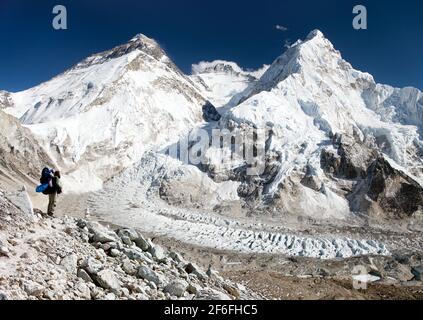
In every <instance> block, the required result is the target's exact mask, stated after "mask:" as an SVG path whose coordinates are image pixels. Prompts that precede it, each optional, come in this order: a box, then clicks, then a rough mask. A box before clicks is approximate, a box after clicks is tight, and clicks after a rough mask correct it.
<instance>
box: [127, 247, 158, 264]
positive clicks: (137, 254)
mask: <svg viewBox="0 0 423 320" xmlns="http://www.w3.org/2000/svg"><path fill="white" fill-rule="evenodd" d="M123 253H124V254H125V255H126V256H127V257H128V258H129V259H131V260H136V261H145V262H147V263H150V264H151V263H153V261H152V260H151V259H149V258H148V257H147V256H146V255H145V254H144V252H143V251H142V250H141V249H140V248H138V247H131V248H125V249H123Z"/></svg>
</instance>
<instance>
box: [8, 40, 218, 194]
mask: <svg viewBox="0 0 423 320" xmlns="http://www.w3.org/2000/svg"><path fill="white" fill-rule="evenodd" d="M12 98H13V101H14V105H13V106H11V107H9V108H7V109H6V111H7V112H8V113H10V114H12V115H14V116H16V117H18V118H20V120H21V122H22V123H23V124H25V125H26V126H27V127H28V128H30V129H31V130H32V131H33V132H34V133H35V134H36V136H37V137H38V138H39V139H41V140H42V143H43V145H44V147H45V148H46V150H48V152H49V154H50V155H51V156H52V158H54V159H55V160H56V161H57V163H58V164H59V166H60V167H61V168H62V169H63V170H64V171H65V177H67V178H68V181H67V184H68V185H69V186H70V189H71V190H73V191H79V190H84V191H87V190H90V189H98V188H100V187H101V185H102V182H103V181H104V180H106V179H107V178H110V177H111V176H112V175H113V174H115V173H117V172H119V171H120V170H122V168H124V167H127V166H129V165H130V164H132V163H134V162H135V161H137V160H138V159H140V158H141V155H142V154H143V153H144V152H145V151H146V150H149V149H150V148H160V146H161V145H163V144H166V143H169V142H170V141H171V140H172V139H177V136H178V135H179V134H181V133H183V132H186V131H188V130H189V129H190V128H192V127H194V126H195V125H197V124H199V123H201V122H203V121H204V114H203V109H204V108H206V109H204V110H206V111H207V112H208V115H210V114H213V113H216V110H215V109H214V107H213V106H211V105H210V103H209V102H208V101H207V100H206V99H205V98H204V97H203V96H202V95H201V94H200V92H199V90H198V89H197V87H196V86H195V85H194V84H193V83H192V81H191V80H190V79H189V78H188V77H186V76H185V75H184V74H182V73H181V72H180V71H179V69H178V68H177V67H176V66H175V65H174V64H173V63H172V62H171V60H170V59H169V58H168V57H167V56H166V54H165V52H164V51H163V50H162V49H161V48H160V46H159V45H158V44H157V42H155V41H154V40H152V39H149V38H147V37H146V36H144V35H138V36H136V37H134V38H133V39H132V40H131V41H130V42H128V43H126V44H124V45H121V46H119V47H116V48H114V49H112V50H109V51H106V52H103V53H100V54H95V55H93V56H91V57H89V58H87V59H85V60H84V61H83V62H81V63H79V64H78V65H76V66H75V67H73V68H72V69H70V70H68V71H66V72H64V73H63V74H61V75H59V76H57V77H55V78H53V79H52V80H50V81H48V82H46V83H43V84H41V85H39V86H37V87H35V88H32V89H29V90H26V91H24V92H20V93H16V94H13V95H12Z"/></svg>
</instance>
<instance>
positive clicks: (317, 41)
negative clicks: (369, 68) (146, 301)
mask: <svg viewBox="0 0 423 320" xmlns="http://www.w3.org/2000/svg"><path fill="white" fill-rule="evenodd" d="M192 71H193V74H192V75H191V76H186V75H184V74H183V73H182V72H181V71H180V70H179V69H178V68H177V67H176V66H175V64H174V63H173V62H172V61H171V60H170V59H169V58H168V56H167V55H166V53H165V52H164V51H163V49H161V48H160V46H159V45H158V43H157V42H156V41H154V40H152V39H149V38H147V37H146V36H144V35H138V36H136V37H134V38H133V39H131V40H130V41H129V42H128V43H126V44H123V45H121V46H118V47H116V48H114V49H112V50H109V51H106V52H103V53H99V54H95V55H93V56H91V57H89V58H87V59H85V60H84V61H82V62H81V63H79V64H77V65H76V66H75V67H73V68H71V69H70V70H68V71H66V72H64V73H63V74H61V75H59V76H57V77H55V78H53V79H52V80H50V81H48V82H46V83H43V84H41V85H39V86H37V87H35V88H32V89H29V90H27V91H24V92H20V93H12V94H9V93H5V92H2V93H1V99H2V101H3V105H4V107H5V109H4V110H5V111H6V112H8V113H10V114H12V115H14V116H15V117H17V118H19V119H20V122H21V123H22V124H23V126H24V127H25V128H28V129H29V130H31V132H32V133H33V134H34V139H36V140H37V141H39V145H40V146H41V147H42V148H43V150H45V152H46V154H47V155H48V156H49V157H50V158H51V159H52V161H53V162H54V163H56V165H57V166H58V167H59V168H60V169H62V171H64V176H65V177H67V179H68V181H66V183H67V186H68V190H70V191H77V192H85V191H92V190H100V189H101V188H103V186H104V185H103V184H104V182H105V181H108V182H107V184H106V186H105V189H104V190H103V193H102V194H101V197H104V196H105V195H106V199H112V201H114V200H113V199H114V198H115V197H116V196H117V194H116V192H112V194H108V192H109V191H108V190H118V189H119V190H120V189H121V188H122V186H123V187H124V186H125V185H128V188H125V187H124V188H123V190H124V191H125V192H128V190H129V189H130V190H131V191H130V192H129V193H131V195H128V199H129V198H131V197H132V195H136V197H137V199H145V200H146V201H147V202H150V204H151V203H152V202H154V207H157V210H159V207H160V205H170V206H173V207H180V208H185V209H187V208H188V209H192V208H194V209H198V208H200V207H202V208H203V209H204V210H208V211H216V212H219V213H221V214H228V215H231V216H243V215H246V214H248V215H251V214H253V215H260V214H261V213H271V214H272V215H274V216H280V215H283V216H284V217H288V216H289V217H295V218H296V217H303V216H304V217H306V218H310V219H312V220H319V221H338V220H339V221H353V222H354V221H357V220H359V219H361V218H362V217H363V214H364V216H365V217H366V219H376V220H378V219H419V217H420V216H421V213H422V208H423V198H422V194H423V193H422V191H423V188H422V183H423V159H422V155H423V142H422V137H421V133H422V122H421V119H422V93H421V92H420V91H419V90H417V89H414V88H404V89H397V88H392V87H390V86H387V85H381V84H377V83H376V82H375V81H374V79H373V77H372V76H371V75H370V74H368V73H364V72H361V71H358V70H355V69H354V68H353V67H352V66H351V64H349V63H348V62H347V61H345V60H344V59H343V58H342V56H341V54H340V52H339V51H337V50H336V49H335V48H334V46H333V45H332V43H331V42H330V41H329V40H328V39H326V38H325V36H324V35H323V34H322V33H321V32H320V31H318V30H315V31H313V32H311V33H310V34H309V35H308V37H307V38H306V39H305V40H304V41H301V40H299V41H297V42H296V43H295V44H293V45H292V46H291V47H290V48H288V49H287V50H286V52H285V53H283V54H282V55H281V56H280V57H278V58H277V59H276V60H275V61H274V62H273V63H272V64H271V65H270V66H264V67H263V68H262V69H260V70H257V71H245V70H243V69H242V68H240V67H239V66H238V65H237V64H236V63H233V62H228V61H223V60H217V61H214V62H200V63H198V64H196V65H193V68H192ZM214 105H216V106H217V107H219V109H218V110H219V112H218V111H217V110H216V108H215V107H214ZM199 128H203V129H206V130H208V131H209V132H211V131H212V130H213V129H220V130H229V132H231V133H232V134H234V135H235V134H238V133H240V134H245V133H246V132H249V131H254V130H257V129H264V130H265V131H266V133H267V137H266V141H265V143H263V146H262V147H263V149H264V150H263V151H264V152H265V154H264V155H263V158H261V159H259V162H261V164H262V165H263V168H264V170H263V172H261V173H259V174H256V175H250V174H248V164H247V163H245V161H244V160H242V159H238V158H233V159H231V160H230V161H227V162H226V163H224V164H223V165H222V163H221V158H219V157H218V156H216V155H217V154H218V153H219V152H220V150H216V147H215V146H213V145H211V146H209V149H208V150H207V151H206V152H205V154H203V159H204V160H205V161H204V163H202V164H201V165H198V166H194V165H191V164H190V163H186V162H182V161H178V159H174V158H175V157H172V156H170V155H169V156H166V155H165V154H164V150H166V149H167V148H168V147H169V146H173V145H178V143H179V145H181V141H180V139H181V138H183V137H186V136H187V134H188V133H189V132H192V131H195V130H196V129H199ZM253 144H254V143H253ZM190 146H192V144H191V145H190ZM226 147H228V146H226ZM232 147H233V146H229V147H228V149H227V150H225V152H227V153H229V154H230V152H231V150H230V149H231V148H232ZM254 148H256V149H257V146H256V145H254ZM256 151H257V150H256ZM179 155H180V154H179ZM140 170H141V171H142V172H143V175H142V177H140V176H139V172H140ZM111 178H116V179H111ZM132 179H135V181H132ZM113 183H118V184H119V186H117V185H113ZM198 190H201V191H198ZM102 199H103V198H102ZM122 199H126V198H125V197H124V196H122ZM133 200H134V199H132V200H128V201H133ZM93 201H95V200H93ZM143 201H144V200H143ZM147 207H148V206H147ZM108 208H109V206H108V205H107V204H106V209H108Z"/></svg>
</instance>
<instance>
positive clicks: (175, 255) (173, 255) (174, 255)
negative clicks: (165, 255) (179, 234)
mask: <svg viewBox="0 0 423 320" xmlns="http://www.w3.org/2000/svg"><path fill="white" fill-rule="evenodd" d="M169 257H170V258H171V259H173V261H175V262H176V263H178V264H179V263H185V264H186V262H185V260H184V259H183V258H182V257H181V255H180V254H179V253H177V252H173V251H172V252H170V253H169Z"/></svg>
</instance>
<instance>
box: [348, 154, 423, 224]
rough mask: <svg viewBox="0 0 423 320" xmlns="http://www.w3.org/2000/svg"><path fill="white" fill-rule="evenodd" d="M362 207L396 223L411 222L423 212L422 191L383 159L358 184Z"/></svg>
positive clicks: (416, 184)
mask: <svg viewBox="0 0 423 320" xmlns="http://www.w3.org/2000/svg"><path fill="white" fill-rule="evenodd" d="M355 192H356V193H357V194H359V195H360V197H361V199H360V198H359V199H360V200H361V201H360V200H359V201H360V202H359V203H360V205H361V206H368V208H369V210H370V212H371V213H374V214H378V215H383V216H386V217H391V218H395V219H399V218H408V217H411V216H413V215H414V214H415V213H417V212H421V211H422V210H423V187H422V186H421V185H420V184H419V183H417V182H416V181H414V180H413V179H412V178H410V177H409V176H407V175H406V174H404V173H402V172H401V171H399V170H396V169H394V168H392V166H391V165H390V164H389V162H388V161H386V160H385V159H384V158H383V157H379V158H378V159H377V160H375V161H374V162H373V163H372V164H371V165H370V167H369V168H368V170H367V178H366V179H365V180H364V181H363V182H361V183H359V184H358V186H357V190H355Z"/></svg>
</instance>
